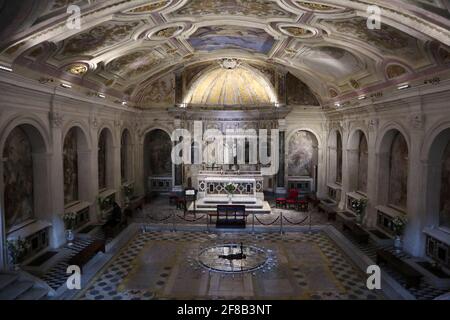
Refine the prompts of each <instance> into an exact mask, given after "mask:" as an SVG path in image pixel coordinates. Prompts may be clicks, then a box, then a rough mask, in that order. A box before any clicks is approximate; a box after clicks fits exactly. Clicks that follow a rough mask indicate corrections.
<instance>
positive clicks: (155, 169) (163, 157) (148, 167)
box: [143, 128, 174, 192]
mask: <svg viewBox="0 0 450 320" xmlns="http://www.w3.org/2000/svg"><path fill="white" fill-rule="evenodd" d="M143 148H144V151H143V155H144V177H143V178H144V185H145V189H146V190H147V192H149V191H151V189H152V187H151V186H150V185H149V184H148V183H146V182H147V181H148V179H152V178H158V179H163V180H161V181H163V184H164V185H163V186H162V187H161V188H159V187H158V188H157V189H158V191H170V190H167V188H166V185H165V183H166V182H167V179H169V177H170V180H171V181H172V177H173V170H174V169H173V165H172V158H171V153H172V140H171V136H170V135H169V134H168V133H167V131H165V130H163V129H159V128H158V129H153V130H150V131H147V133H146V134H145V136H144V143H143ZM170 187H171V186H170Z"/></svg>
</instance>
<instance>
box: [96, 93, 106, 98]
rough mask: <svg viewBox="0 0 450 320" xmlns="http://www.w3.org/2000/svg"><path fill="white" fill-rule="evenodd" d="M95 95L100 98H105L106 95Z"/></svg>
mask: <svg viewBox="0 0 450 320" xmlns="http://www.w3.org/2000/svg"><path fill="white" fill-rule="evenodd" d="M97 96H98V97H99V98H102V99H105V98H106V96H105V95H104V94H103V93H98V94H97Z"/></svg>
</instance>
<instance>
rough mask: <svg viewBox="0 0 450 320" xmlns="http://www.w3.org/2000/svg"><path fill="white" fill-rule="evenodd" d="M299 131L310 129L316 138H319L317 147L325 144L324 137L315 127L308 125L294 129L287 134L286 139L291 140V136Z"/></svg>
mask: <svg viewBox="0 0 450 320" xmlns="http://www.w3.org/2000/svg"><path fill="white" fill-rule="evenodd" d="M298 131H308V132H309V133H311V134H313V135H314V137H315V138H316V140H317V147H318V148H319V149H320V148H321V147H322V146H323V141H322V138H321V137H320V135H319V134H318V133H317V132H316V131H315V130H314V129H311V128H308V127H299V128H295V129H293V130H292V131H290V132H289V134H288V135H287V137H286V141H289V140H290V139H291V137H292V136H293V135H294V134H296V133H297V132H298Z"/></svg>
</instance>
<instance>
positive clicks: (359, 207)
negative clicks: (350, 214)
mask: <svg viewBox="0 0 450 320" xmlns="http://www.w3.org/2000/svg"><path fill="white" fill-rule="evenodd" d="M351 205H352V209H353V211H354V212H356V214H357V215H361V216H362V215H363V213H364V209H365V208H366V206H367V200H365V199H359V200H356V199H354V200H353V201H352V203H351Z"/></svg>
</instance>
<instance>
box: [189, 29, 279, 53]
mask: <svg viewBox="0 0 450 320" xmlns="http://www.w3.org/2000/svg"><path fill="white" fill-rule="evenodd" d="M189 43H190V44H191V46H192V47H193V48H194V49H195V50H198V51H209V52H210V51H215V50H222V49H238V50H239V49H242V50H247V51H253V52H256V53H261V54H267V53H269V51H270V50H271V49H272V47H273V45H274V44H275V40H274V39H273V38H272V37H271V36H270V35H269V34H267V33H266V32H265V31H264V30H261V29H256V28H243V27H239V26H208V27H203V28H200V29H198V30H197V31H196V32H195V33H194V34H193V35H192V36H191V37H190V38H189Z"/></svg>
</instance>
